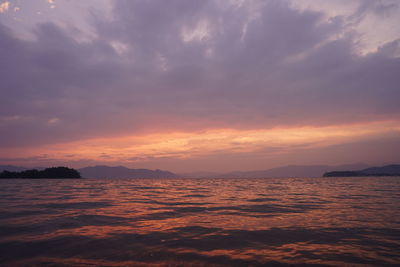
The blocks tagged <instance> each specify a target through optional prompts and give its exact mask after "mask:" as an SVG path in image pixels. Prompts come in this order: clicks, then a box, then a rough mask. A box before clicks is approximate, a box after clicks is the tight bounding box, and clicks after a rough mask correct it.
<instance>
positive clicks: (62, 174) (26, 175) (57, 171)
mask: <svg viewBox="0 0 400 267" xmlns="http://www.w3.org/2000/svg"><path fill="white" fill-rule="evenodd" d="M79 178H82V177H81V175H80V173H79V172H78V171H77V170H75V169H71V168H67V167H51V168H46V169H44V170H36V169H31V170H23V171H19V172H18V171H7V170H5V171H3V172H1V173H0V179H79Z"/></svg>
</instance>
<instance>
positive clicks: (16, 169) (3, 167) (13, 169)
mask: <svg viewBox="0 0 400 267" xmlns="http://www.w3.org/2000/svg"><path fill="white" fill-rule="evenodd" d="M25 170H27V168H24V167H18V166H13V165H0V172H2V171H9V172H20V171H25Z"/></svg>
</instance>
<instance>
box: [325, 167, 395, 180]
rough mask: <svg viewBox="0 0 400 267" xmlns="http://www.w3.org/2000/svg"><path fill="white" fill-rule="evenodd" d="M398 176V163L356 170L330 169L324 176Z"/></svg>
mask: <svg viewBox="0 0 400 267" xmlns="http://www.w3.org/2000/svg"><path fill="white" fill-rule="evenodd" d="M360 176H400V164H392V165H386V166H382V167H372V168H367V169H363V170H358V171H331V172H326V173H324V177H360Z"/></svg>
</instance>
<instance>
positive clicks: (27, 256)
mask: <svg viewBox="0 0 400 267" xmlns="http://www.w3.org/2000/svg"><path fill="white" fill-rule="evenodd" d="M0 185H1V187H0V265H6V266H15V265H21V266H22V265H23V266H25V265H49V266H87V265H93V266H95V265H101V266H160V265H161V266H262V265H273V264H275V265H281V266H285V265H287V264H290V265H294V264H307V265H317V266H318V265H352V266H353V265H358V264H360V266H365V265H396V264H399V263H400V178H399V177H382V178H318V179H312V178H304V179H168V180H161V179H158V180H145V179H136V180H128V179H124V180H100V179H97V180H89V179H83V180H2V181H0Z"/></svg>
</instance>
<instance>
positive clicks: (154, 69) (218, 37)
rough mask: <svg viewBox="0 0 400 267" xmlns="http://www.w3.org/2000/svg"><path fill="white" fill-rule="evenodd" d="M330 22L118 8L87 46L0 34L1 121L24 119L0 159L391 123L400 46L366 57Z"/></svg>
mask: <svg viewBox="0 0 400 267" xmlns="http://www.w3.org/2000/svg"><path fill="white" fill-rule="evenodd" d="M385 3H386V2H385ZM371 5H372V6H371ZM389 6H390V5H389ZM387 7H388V5H386V4H385V5H383V6H380V5H377V4H372V2H369V5H368V6H367V4H363V5H362V6H360V8H359V9H358V10H357V11H356V13H354V14H352V16H353V17H355V16H368V14H367V15H365V14H366V11H365V10H374V11H373V12H375V13H377V14H383V13H385V12H388V8H387ZM385 10H386V11H385ZM325 15H326V14H324V13H323V12H322V11H312V10H308V9H298V8H296V7H295V6H294V5H292V4H291V2H289V1H273V0H271V1H245V2H243V3H241V4H238V3H237V2H234V1H178V0H172V1H165V2H164V1H115V2H113V7H112V11H111V15H110V16H109V17H108V16H107V17H106V18H105V17H103V16H99V15H96V13H91V18H90V21H91V23H92V26H93V29H94V36H93V38H91V39H90V40H85V41H78V40H77V39H76V38H75V36H74V34H73V32H74V31H72V30H71V29H69V28H68V27H61V26H60V25H59V24H56V23H54V22H52V21H49V22H46V23H41V24H36V25H34V26H33V30H32V34H33V37H34V38H32V39H21V38H20V37H19V36H18V34H17V33H16V31H15V30H14V29H12V28H9V27H7V26H4V25H1V26H0V46H1V47H2V48H3V49H1V51H0V59H1V60H0V69H1V70H2V72H1V74H0V80H1V84H2V86H1V96H2V97H1V100H0V104H1V105H0V115H1V117H0V118H13V116H19V117H18V118H19V119H1V120H0V131H1V137H2V138H1V139H0V147H4V148H6V147H9V148H10V147H25V146H44V145H48V144H57V143H60V142H61V143H63V142H65V143H66V142H72V141H78V140H86V139H90V138H100V137H115V136H128V135H143V134H149V133H164V132H175V131H179V132H186V133H191V132H199V131H203V130H204V131H206V130H212V129H228V128H229V129H235V130H256V129H261V130H262V129H271V128H274V127H300V126H314V127H322V126H332V125H346V124H349V125H350V124H353V123H366V122H373V121H382V120H388V121H394V120H395V119H396V118H398V117H399V115H400V114H399V113H400V106H399V105H398V103H397V102H398V101H397V99H400V90H398V84H400V76H399V75H398V70H399V69H400V57H399V40H400V39H399V38H398V37H399V36H393V38H392V41H390V42H385V43H384V44H383V45H382V46H380V48H379V49H377V50H376V51H374V52H371V53H368V54H360V53H359V49H358V48H359V47H358V44H359V41H360V38H361V37H360V34H359V33H357V32H356V31H355V30H354V28H353V27H352V26H351V25H349V23H348V21H349V17H343V16H342V17H340V16H336V17H329V18H328V19H327V18H326V16H325ZM350 16H351V15H350Z"/></svg>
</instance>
